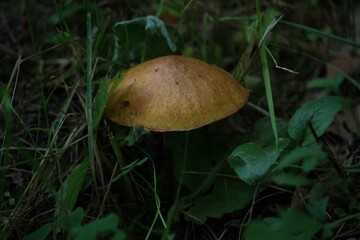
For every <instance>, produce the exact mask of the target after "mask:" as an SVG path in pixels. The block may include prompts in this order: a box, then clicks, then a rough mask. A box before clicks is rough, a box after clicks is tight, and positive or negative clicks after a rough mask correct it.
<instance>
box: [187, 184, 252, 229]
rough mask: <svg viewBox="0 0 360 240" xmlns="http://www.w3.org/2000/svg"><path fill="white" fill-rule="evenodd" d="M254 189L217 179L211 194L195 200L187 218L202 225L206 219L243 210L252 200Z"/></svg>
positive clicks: (246, 185)
mask: <svg viewBox="0 0 360 240" xmlns="http://www.w3.org/2000/svg"><path fill="white" fill-rule="evenodd" d="M254 190H255V187H254V186H249V185H248V184H246V183H244V182H241V181H236V180H224V179H219V180H217V182H216V183H215V186H214V189H213V191H212V192H211V193H209V194H206V195H204V196H202V197H200V198H198V199H196V200H195V202H194V206H193V207H192V208H190V210H189V212H188V214H189V217H190V218H191V219H192V220H194V221H195V222H196V223H204V222H205V221H206V219H207V218H208V217H212V218H220V217H222V216H223V215H224V214H225V213H230V212H233V211H235V210H238V209H242V208H244V207H245V206H246V205H247V204H248V203H249V202H250V201H251V200H252V198H253V194H254Z"/></svg>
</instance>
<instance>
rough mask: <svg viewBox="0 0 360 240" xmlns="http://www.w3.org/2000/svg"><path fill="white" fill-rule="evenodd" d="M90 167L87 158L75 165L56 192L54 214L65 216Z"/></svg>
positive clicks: (75, 198) (72, 206)
mask: <svg viewBox="0 0 360 240" xmlns="http://www.w3.org/2000/svg"><path fill="white" fill-rule="evenodd" d="M89 168H90V163H89V159H88V158H87V159H85V160H84V161H82V162H81V163H80V164H79V165H78V166H76V167H75V168H74V169H73V170H72V172H71V173H70V174H69V176H68V177H67V178H66V180H65V181H64V182H63V184H62V185H61V187H60V189H59V191H58V192H57V193H56V198H57V205H56V210H55V216H58V217H59V218H61V217H63V216H66V215H67V212H69V211H72V209H73V208H74V206H75V203H76V200H77V197H78V195H79V192H80V191H81V187H82V184H83V181H84V179H85V176H86V174H87V173H88V170H89Z"/></svg>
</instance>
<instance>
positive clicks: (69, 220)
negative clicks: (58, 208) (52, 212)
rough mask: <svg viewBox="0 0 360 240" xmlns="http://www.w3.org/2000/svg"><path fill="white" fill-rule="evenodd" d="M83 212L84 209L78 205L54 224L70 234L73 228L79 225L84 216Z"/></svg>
mask: <svg viewBox="0 0 360 240" xmlns="http://www.w3.org/2000/svg"><path fill="white" fill-rule="evenodd" d="M84 216H85V213H84V209H82V208H80V207H78V208H76V209H75V210H74V211H73V212H71V213H69V214H68V215H66V216H65V217H63V218H61V219H60V220H58V221H57V222H55V223H56V225H57V226H58V227H59V228H61V229H63V230H65V232H68V233H70V234H71V232H73V231H74V229H77V228H79V227H80V226H81V221H82V219H83V218H84Z"/></svg>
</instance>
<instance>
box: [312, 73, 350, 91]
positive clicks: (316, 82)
mask: <svg viewBox="0 0 360 240" xmlns="http://www.w3.org/2000/svg"><path fill="white" fill-rule="evenodd" d="M343 81H344V76H341V75H337V76H335V77H333V78H314V79H312V80H310V81H309V82H307V83H306V87H307V88H308V89H312V88H324V89H325V90H326V92H327V93H339V91H340V85H341V83H342V82H343Z"/></svg>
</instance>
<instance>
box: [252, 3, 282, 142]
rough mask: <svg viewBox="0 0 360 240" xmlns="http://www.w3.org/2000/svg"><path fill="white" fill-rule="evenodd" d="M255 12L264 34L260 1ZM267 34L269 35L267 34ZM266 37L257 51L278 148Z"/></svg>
mask: <svg viewBox="0 0 360 240" xmlns="http://www.w3.org/2000/svg"><path fill="white" fill-rule="evenodd" d="M256 12H257V18H258V24H259V32H260V33H263V32H264V34H265V33H266V32H267V31H264V30H263V27H264V26H263V23H262V22H263V21H262V17H261V12H260V1H259V0H257V1H256ZM270 26H271V24H269V27H270ZM267 34H269V33H267ZM266 37H267V36H265V35H264V36H262V39H261V40H259V44H260V43H261V45H260V46H259V51H260V58H261V65H262V71H263V77H264V84H265V91H266V98H267V103H268V107H269V114H270V119H271V126H272V130H273V132H274V138H275V144H276V147H278V146H279V140H278V131H277V126H276V116H275V110H274V102H273V97H272V90H271V81H270V74H269V65H268V60H267V55H266V46H265V43H266V41H264V40H263V39H266Z"/></svg>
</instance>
